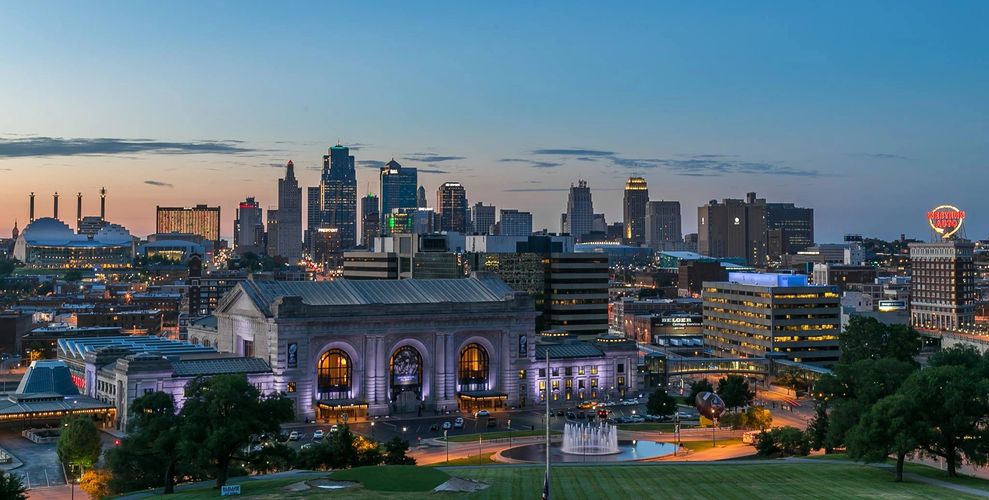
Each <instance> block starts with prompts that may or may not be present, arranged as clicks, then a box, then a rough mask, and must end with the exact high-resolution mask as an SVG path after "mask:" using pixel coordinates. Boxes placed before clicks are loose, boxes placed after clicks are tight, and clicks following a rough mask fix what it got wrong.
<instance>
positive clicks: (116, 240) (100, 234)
mask: <svg viewBox="0 0 989 500" xmlns="http://www.w3.org/2000/svg"><path fill="white" fill-rule="evenodd" d="M132 240H133V238H132V237H131V235H130V231H128V230H127V229H126V228H125V227H124V226H121V225H120V224H107V225H105V226H103V227H101V228H100V230H99V231H97V232H96V235H94V236H93V241H98V242H100V243H107V244H115V245H122V244H126V243H130V242H131V241H132Z"/></svg>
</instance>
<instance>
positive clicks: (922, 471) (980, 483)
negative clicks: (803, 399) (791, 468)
mask: <svg viewBox="0 0 989 500" xmlns="http://www.w3.org/2000/svg"><path fill="white" fill-rule="evenodd" d="M807 458H809V459H812V460H847V461H849V462H852V459H851V458H848V455H846V454H844V453H832V454H830V455H814V456H812V457H807ZM885 463H887V464H890V465H894V464H896V461H895V460H893V459H886V462H885ZM903 471H904V472H907V473H910V474H917V475H918V476H924V477H929V478H931V479H937V480H940V481H945V482H948V483H952V484H959V485H962V486H968V487H971V488H979V489H982V490H986V491H989V481H987V480H985V479H980V478H977V477H972V476H958V477H948V474H947V473H946V472H945V471H943V470H938V469H935V468H934V467H928V466H926V465H923V464H912V463H910V462H907V463H906V464H904V465H903Z"/></svg>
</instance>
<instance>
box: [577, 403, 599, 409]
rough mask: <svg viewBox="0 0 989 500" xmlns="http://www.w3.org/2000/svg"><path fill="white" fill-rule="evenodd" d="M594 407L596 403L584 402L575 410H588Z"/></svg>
mask: <svg viewBox="0 0 989 500" xmlns="http://www.w3.org/2000/svg"><path fill="white" fill-rule="evenodd" d="M595 406H597V403H595V402H594V401H584V402H583V403H580V404H579V405H577V408H580V409H581V410H590V409H592V408H594V407H595Z"/></svg>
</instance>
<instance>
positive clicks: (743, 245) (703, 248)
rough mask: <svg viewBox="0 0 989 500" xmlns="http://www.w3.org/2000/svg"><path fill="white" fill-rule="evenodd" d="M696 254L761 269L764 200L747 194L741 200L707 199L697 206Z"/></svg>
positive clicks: (764, 242)
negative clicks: (719, 200)
mask: <svg viewBox="0 0 989 500" xmlns="http://www.w3.org/2000/svg"><path fill="white" fill-rule="evenodd" d="M697 251H698V252H700V253H701V254H703V255H708V256H711V257H718V258H738V259H745V262H746V263H748V264H749V265H753V266H762V265H763V264H764V263H765V261H766V200H765V199H763V198H756V194H755V193H748V194H747V195H746V198H745V200H738V199H730V198H729V199H725V200H723V201H722V202H721V203H718V202H717V201H716V200H711V201H710V202H709V203H708V204H707V205H704V206H702V207H699V208H698V209H697Z"/></svg>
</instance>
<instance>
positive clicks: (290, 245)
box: [268, 161, 302, 263]
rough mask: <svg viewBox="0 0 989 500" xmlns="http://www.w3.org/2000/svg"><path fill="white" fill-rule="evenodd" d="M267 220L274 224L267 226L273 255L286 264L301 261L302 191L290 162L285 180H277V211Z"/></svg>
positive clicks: (286, 169) (269, 215) (286, 168)
mask: <svg viewBox="0 0 989 500" xmlns="http://www.w3.org/2000/svg"><path fill="white" fill-rule="evenodd" d="M271 212H273V210H269V211H268V218H269V219H272V220H274V221H275V223H276V227H274V228H272V227H271V225H270V224H269V227H268V232H269V238H271V239H273V240H274V241H273V242H270V243H273V244H269V247H271V248H272V249H273V250H274V251H275V253H274V255H278V256H281V257H284V258H285V259H286V260H287V261H288V262H291V263H296V262H298V261H299V260H301V259H302V189H301V188H300V187H299V181H298V180H296V178H295V164H293V163H292V162H291V161H289V162H288V164H287V165H285V178H284V179H278V210H277V211H274V212H275V215H274V216H272V215H271Z"/></svg>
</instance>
